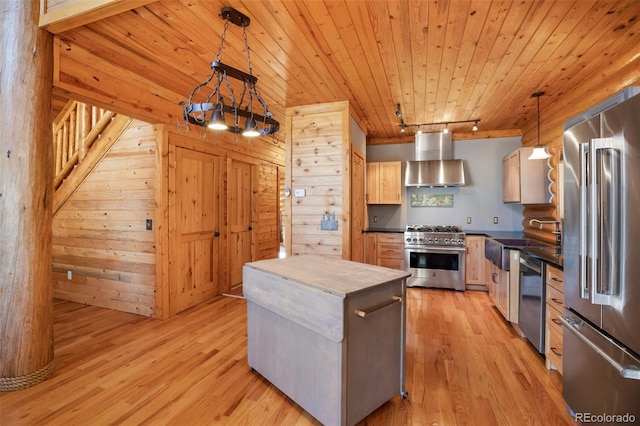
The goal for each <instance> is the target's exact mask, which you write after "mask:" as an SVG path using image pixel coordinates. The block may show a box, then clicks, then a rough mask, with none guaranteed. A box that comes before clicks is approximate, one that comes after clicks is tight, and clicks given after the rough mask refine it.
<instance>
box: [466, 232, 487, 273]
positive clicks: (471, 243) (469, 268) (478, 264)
mask: <svg viewBox="0 0 640 426" xmlns="http://www.w3.org/2000/svg"><path fill="white" fill-rule="evenodd" d="M466 247H467V255H466V258H465V262H466V263H465V275H466V282H467V284H480V285H486V281H485V272H484V264H485V257H484V237H482V236H467V238H466Z"/></svg>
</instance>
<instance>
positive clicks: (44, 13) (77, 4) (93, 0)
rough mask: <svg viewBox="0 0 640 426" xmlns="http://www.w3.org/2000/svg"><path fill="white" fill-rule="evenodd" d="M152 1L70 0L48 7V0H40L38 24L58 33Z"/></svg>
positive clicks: (152, 0)
mask: <svg viewBox="0 0 640 426" xmlns="http://www.w3.org/2000/svg"><path fill="white" fill-rule="evenodd" d="M154 1H156V0H70V1H67V2H65V3H62V4H60V5H59V6H57V7H55V8H49V7H48V0H40V21H39V22H38V25H39V27H40V28H43V29H46V30H47V31H49V32H50V33H53V34H58V33H61V32H63V31H67V30H71V29H73V28H77V27H81V26H82V25H85V24H89V23H91V22H95V21H98V20H100V19H104V18H108V17H109V16H113V15H117V14H119V13H122V12H127V11H129V10H131V9H135V8H137V7H142V6H145V5H147V4H149V3H153V2H154Z"/></svg>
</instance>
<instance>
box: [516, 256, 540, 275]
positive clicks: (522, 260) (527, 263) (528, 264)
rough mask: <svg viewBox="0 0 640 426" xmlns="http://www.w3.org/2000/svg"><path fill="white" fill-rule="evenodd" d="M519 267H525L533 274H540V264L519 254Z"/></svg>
mask: <svg viewBox="0 0 640 426" xmlns="http://www.w3.org/2000/svg"><path fill="white" fill-rule="evenodd" d="M520 265H523V266H526V267H527V268H529V269H531V270H532V271H534V272H537V273H539V274H541V273H542V262H541V261H539V260H535V259H532V258H530V257H529V256H525V255H523V254H520Z"/></svg>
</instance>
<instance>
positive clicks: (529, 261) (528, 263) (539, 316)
mask: <svg viewBox="0 0 640 426" xmlns="http://www.w3.org/2000/svg"><path fill="white" fill-rule="evenodd" d="M544 276H545V263H544V262H543V261H541V260H538V259H535V258H533V257H531V256H528V255H527V254H525V253H523V252H520V301H519V302H520V303H519V305H520V306H519V313H518V326H519V327H520V329H521V330H522V332H523V333H524V335H525V336H526V337H527V339H528V340H529V341H530V342H531V344H532V345H533V346H534V347H535V348H536V350H537V351H538V352H539V353H541V354H544V335H545V332H544V331H545V315H546V312H545V297H546V296H545V283H544Z"/></svg>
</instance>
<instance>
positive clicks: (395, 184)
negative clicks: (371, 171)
mask: <svg viewBox="0 0 640 426" xmlns="http://www.w3.org/2000/svg"><path fill="white" fill-rule="evenodd" d="M401 180H402V163H401V162H400V161H391V162H385V163H379V192H378V195H379V199H378V202H379V203H380V204H400V203H401V201H400V191H401V189H402V182H401Z"/></svg>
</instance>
